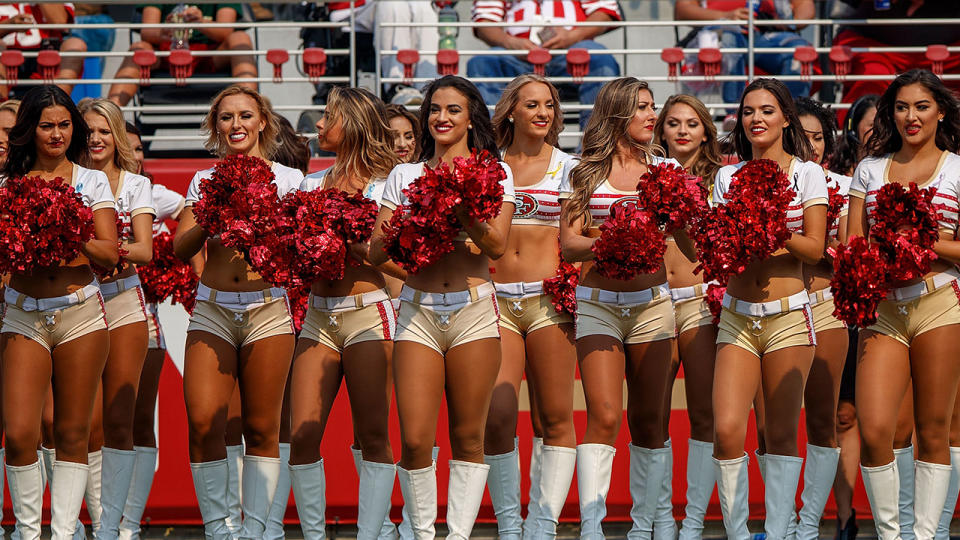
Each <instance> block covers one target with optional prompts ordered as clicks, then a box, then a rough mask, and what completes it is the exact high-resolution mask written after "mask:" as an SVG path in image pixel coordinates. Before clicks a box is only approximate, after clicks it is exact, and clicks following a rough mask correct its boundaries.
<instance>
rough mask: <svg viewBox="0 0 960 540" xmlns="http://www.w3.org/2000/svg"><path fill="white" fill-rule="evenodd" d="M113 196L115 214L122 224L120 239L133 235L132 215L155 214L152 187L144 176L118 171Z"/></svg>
mask: <svg viewBox="0 0 960 540" xmlns="http://www.w3.org/2000/svg"><path fill="white" fill-rule="evenodd" d="M113 196H114V199H115V200H116V201H117V215H118V216H119V218H120V223H122V224H123V231H122V234H121V237H120V239H121V240H124V239H127V238H132V237H133V227H132V223H133V218H134V216H139V215H140V214H150V215H151V216H156V215H157V209H156V208H154V207H153V187H152V186H151V185H150V180H149V179H148V178H147V177H145V176H140V175H139V174H133V173H129V172H127V171H120V179H119V180H118V181H117V191H116V193H114V194H113Z"/></svg>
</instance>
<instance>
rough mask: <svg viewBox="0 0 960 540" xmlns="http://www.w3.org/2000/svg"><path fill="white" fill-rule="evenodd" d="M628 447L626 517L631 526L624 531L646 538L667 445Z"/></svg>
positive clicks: (634, 539)
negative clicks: (628, 467) (662, 446)
mask: <svg viewBox="0 0 960 540" xmlns="http://www.w3.org/2000/svg"><path fill="white" fill-rule="evenodd" d="M629 447H630V498H631V499H632V500H633V506H632V507H631V508H630V518H631V519H632V520H633V526H632V527H631V528H630V531H629V532H627V538H628V539H630V540H650V539H651V538H653V519H654V516H655V515H656V513H657V505H658V504H659V502H660V490H661V489H662V488H663V475H664V474H666V464H667V456H668V455H669V453H670V449H669V448H657V449H650V448H641V447H639V446H634V445H633V444H632V443H631V444H630V445H629Z"/></svg>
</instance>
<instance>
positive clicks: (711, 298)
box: [706, 283, 727, 324]
mask: <svg viewBox="0 0 960 540" xmlns="http://www.w3.org/2000/svg"><path fill="white" fill-rule="evenodd" d="M726 293H727V287H726V286H725V285H719V284H717V283H710V284H708V285H707V295H706V296H707V297H706V301H707V306H708V307H709V308H710V314H711V315H713V324H719V323H720V312H721V311H722V310H723V295H725V294H726Z"/></svg>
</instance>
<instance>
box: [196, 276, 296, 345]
mask: <svg viewBox="0 0 960 540" xmlns="http://www.w3.org/2000/svg"><path fill="white" fill-rule="evenodd" d="M194 330H199V331H202V332H208V333H210V334H213V335H215V336H217V337H219V338H221V339H223V340H224V341H226V342H227V343H230V344H231V345H233V346H234V347H237V348H238V349H239V348H241V347H244V346H246V345H249V344H251V343H253V342H254V341H258V340H261V339H265V338H268V337H273V336H278V335H283V334H291V335H292V334H293V333H294V331H293V317H291V316H290V304H289V303H288V301H287V295H286V293H285V292H284V290H283V289H277V288H273V289H266V290H263V291H252V292H241V293H236V292H224V291H215V290H212V289H210V288H209V287H207V286H205V285H203V284H202V283H201V284H200V285H199V286H198V287H197V305H196V306H195V307H194V308H193V315H191V316H190V324H189V326H187V332H192V331H194Z"/></svg>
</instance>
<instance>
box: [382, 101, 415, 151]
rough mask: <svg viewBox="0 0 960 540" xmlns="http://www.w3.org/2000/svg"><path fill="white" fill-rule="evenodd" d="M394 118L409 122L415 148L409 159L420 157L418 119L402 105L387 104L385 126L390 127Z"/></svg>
mask: <svg viewBox="0 0 960 540" xmlns="http://www.w3.org/2000/svg"><path fill="white" fill-rule="evenodd" d="M394 118H403V119H405V120H406V121H407V122H410V127H412V128H413V142H414V144H415V145H416V146H414V148H413V153H412V154H411V156H410V158H409V159H416V158H417V156H419V155H420V119H419V118H417V115H415V114H413V112H412V111H411V110H409V109H407V108H406V107H404V106H403V105H396V104H393V103H391V104H389V105H387V126H388V127H389V126H390V121H391V120H393V119H394Z"/></svg>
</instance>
